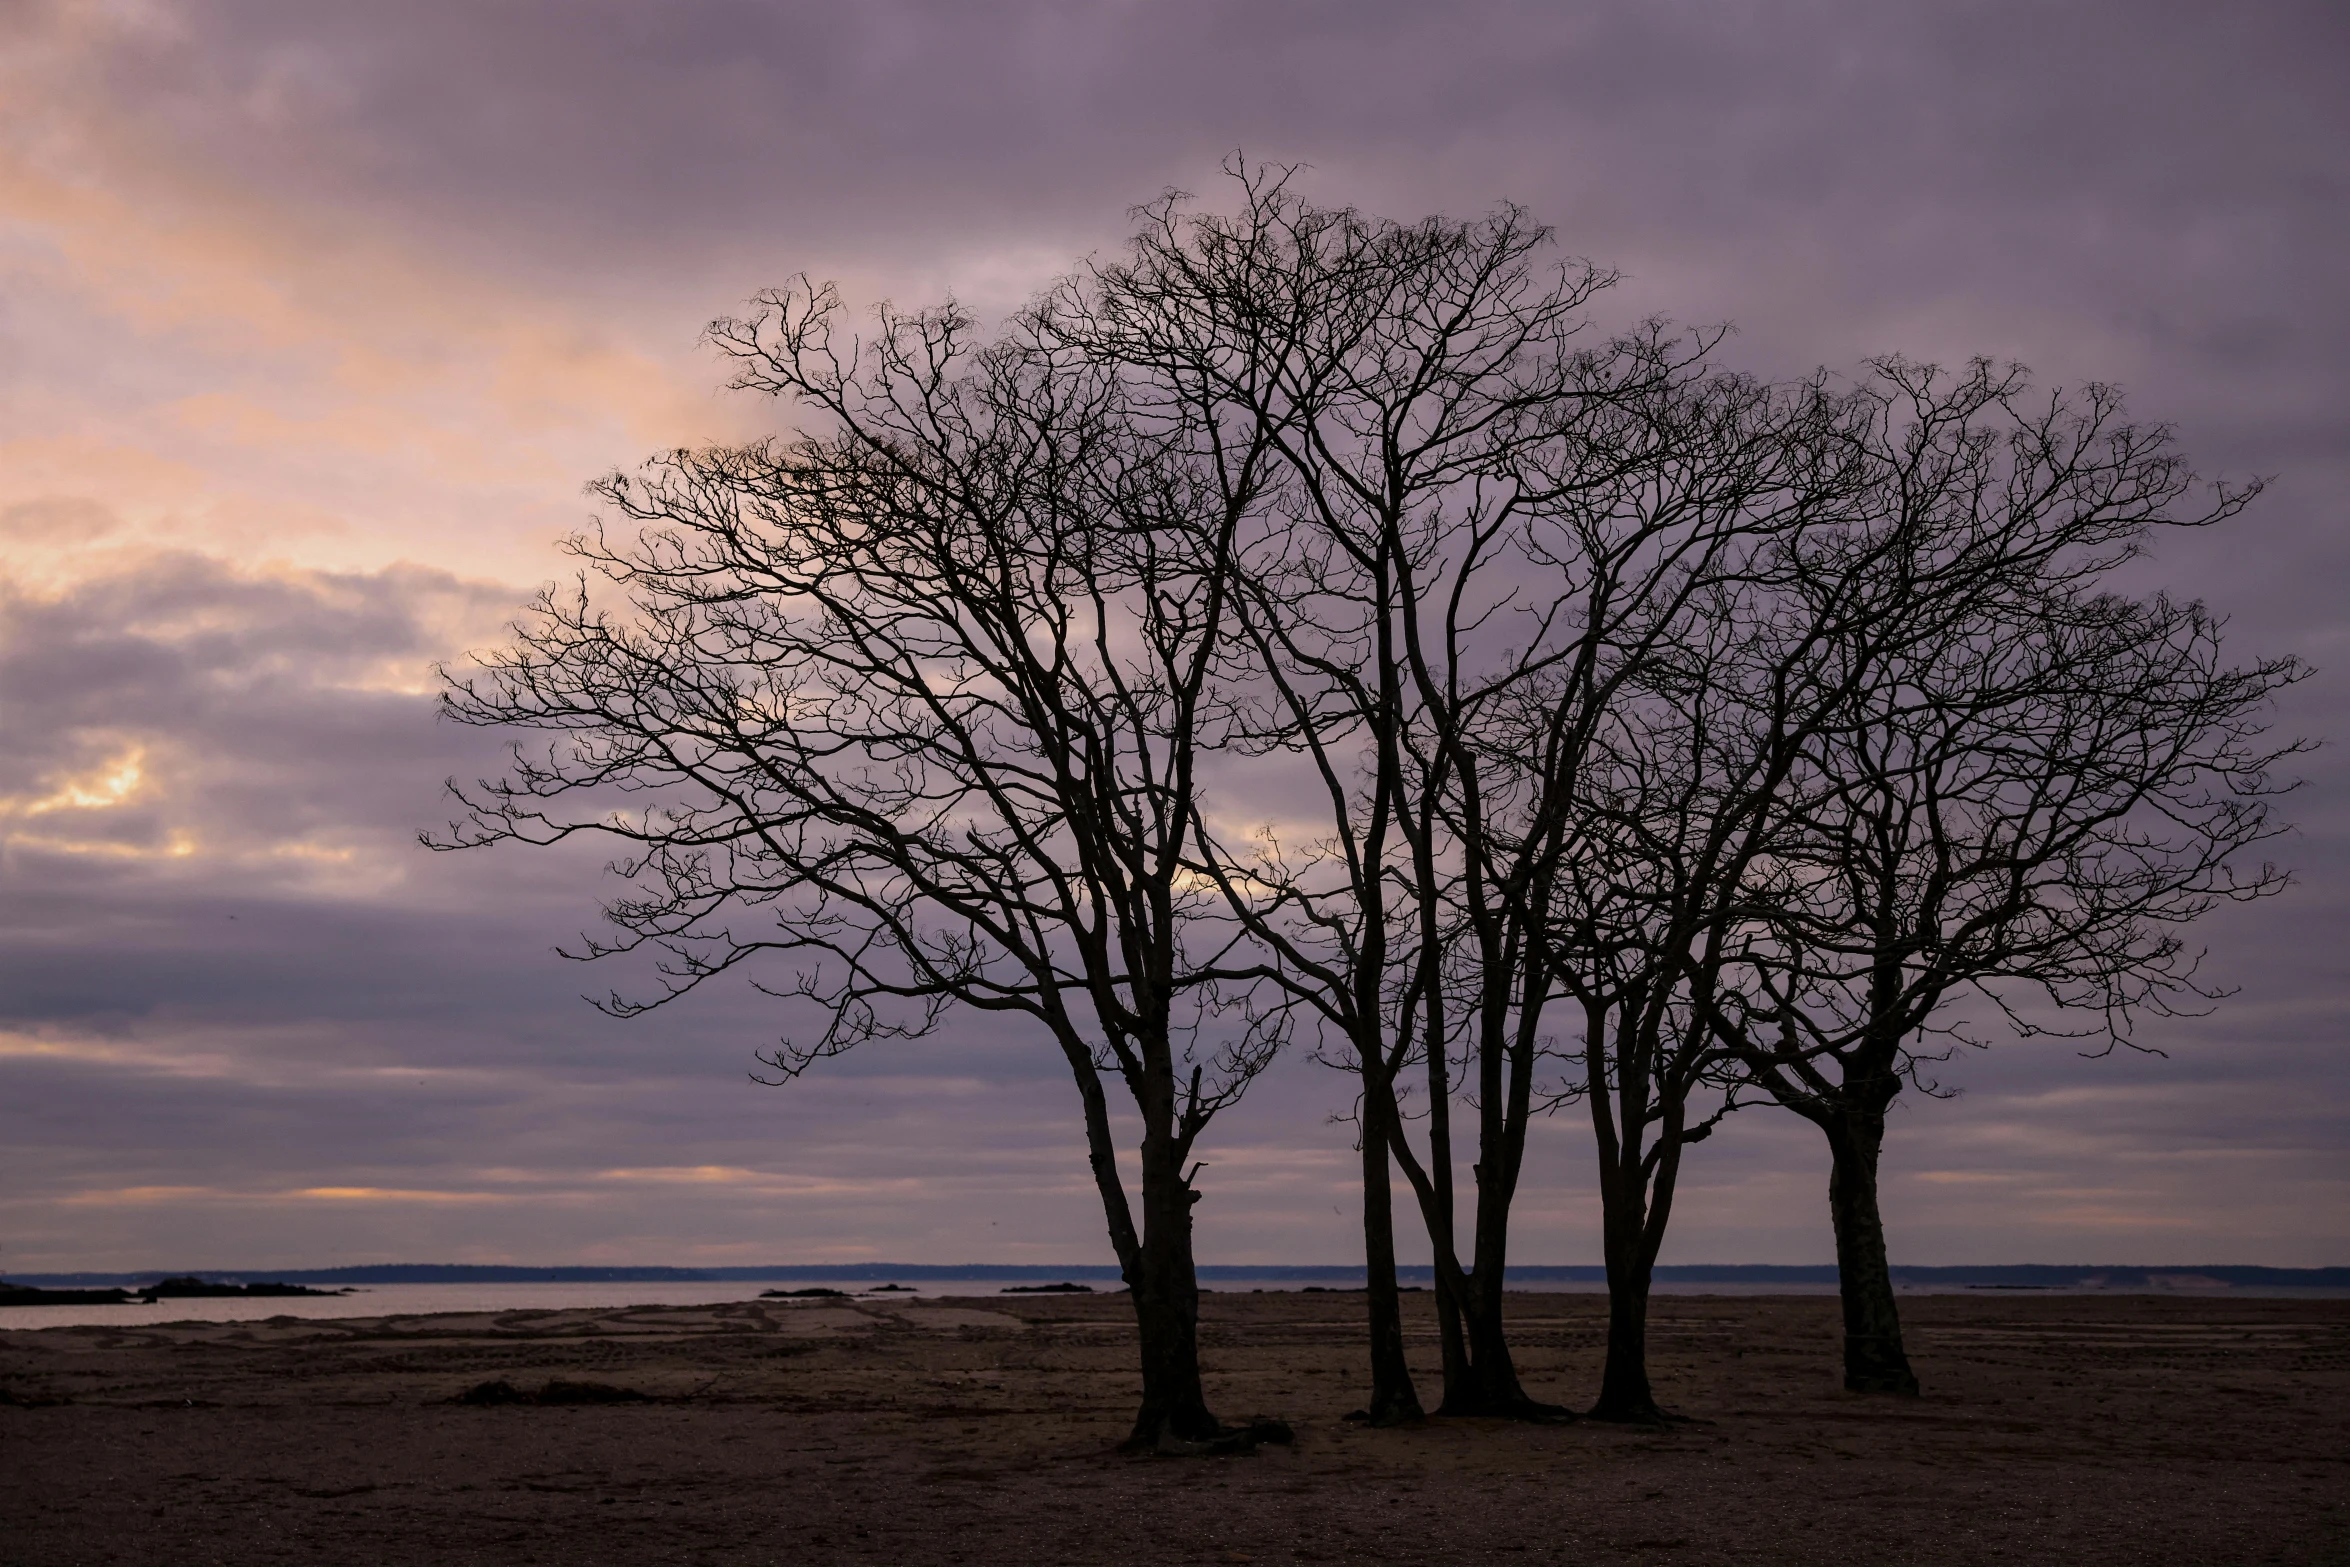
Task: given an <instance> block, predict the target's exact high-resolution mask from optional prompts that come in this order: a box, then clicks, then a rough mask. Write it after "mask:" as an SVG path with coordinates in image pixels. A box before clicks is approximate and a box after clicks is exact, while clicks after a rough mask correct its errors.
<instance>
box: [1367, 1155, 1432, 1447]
mask: <svg viewBox="0 0 2350 1567" xmlns="http://www.w3.org/2000/svg"><path fill="white" fill-rule="evenodd" d="M1375 1120H1376V1118H1375V1117H1372V1116H1369V1115H1366V1116H1364V1117H1363V1118H1362V1133H1363V1264H1364V1268H1365V1271H1366V1273H1367V1274H1368V1279H1367V1283H1368V1285H1369V1288H1368V1289H1367V1290H1365V1292H1364V1294H1365V1297H1366V1299H1367V1302H1368V1304H1369V1308H1370V1319H1371V1320H1370V1326H1371V1402H1370V1405H1369V1407H1368V1408H1367V1409H1366V1411H1365V1413H1367V1414H1368V1415H1369V1416H1370V1420H1371V1424H1373V1425H1375V1426H1391V1425H1400V1424H1402V1423H1403V1422H1405V1421H1408V1420H1418V1419H1421V1418H1422V1411H1421V1409H1420V1394H1419V1390H1418V1389H1417V1388H1415V1387H1414V1386H1413V1385H1412V1370H1411V1367H1410V1366H1409V1365H1407V1364H1406V1363H1405V1361H1404V1356H1403V1296H1402V1293H1401V1292H1400V1291H1399V1290H1398V1289H1397V1287H1396V1282H1395V1194H1394V1191H1393V1190H1392V1188H1390V1186H1389V1185H1388V1169H1387V1138H1386V1137H1385V1135H1384V1134H1383V1133H1382V1132H1381V1131H1380V1130H1379V1129H1378V1128H1377V1127H1376V1125H1375V1124H1374V1123H1375Z"/></svg>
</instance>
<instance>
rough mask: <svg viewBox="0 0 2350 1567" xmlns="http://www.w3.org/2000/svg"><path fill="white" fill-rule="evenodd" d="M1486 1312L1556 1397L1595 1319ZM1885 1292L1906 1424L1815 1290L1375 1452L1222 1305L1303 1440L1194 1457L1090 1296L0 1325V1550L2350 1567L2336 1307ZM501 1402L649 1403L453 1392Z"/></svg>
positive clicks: (1294, 1306) (1334, 1374)
mask: <svg viewBox="0 0 2350 1567" xmlns="http://www.w3.org/2000/svg"><path fill="white" fill-rule="evenodd" d="M1513 1307H1514V1321H1515V1334H1516V1340H1517V1343H1518V1344H1519V1345H1520V1346H1521V1355H1522V1360H1521V1363H1522V1366H1523V1368H1524V1370H1525V1372H1526V1379H1527V1382H1528V1384H1529V1386H1530V1388H1531V1390H1532V1391H1534V1392H1535V1393H1536V1395H1537V1396H1541V1397H1549V1398H1556V1399H1558V1400H1560V1401H1562V1402H1568V1403H1577V1404H1579V1403H1582V1402H1584V1401H1586V1400H1587V1399H1588V1398H1589V1396H1590V1394H1591V1391H1592V1390H1593V1388H1594V1387H1595V1386H1596V1384H1597V1377H1598V1371H1599V1361H1600V1344H1601V1332H1602V1328H1603V1325H1604V1320H1605V1317H1604V1309H1605V1308H1604V1302H1603V1301H1602V1300H1601V1299H1600V1298H1599V1297H1597V1296H1591V1295H1528V1296H1524V1297H1519V1298H1517V1299H1515V1300H1514V1301H1513ZM1411 1309H1412V1310H1414V1311H1416V1312H1417V1313H1419V1317H1418V1318H1417V1319H1415V1325H1416V1327H1417V1329H1418V1331H1419V1338H1418V1343H1419V1345H1420V1348H1421V1350H1422V1351H1427V1350H1430V1349H1432V1347H1433V1345H1432V1337H1433V1335H1432V1323H1431V1322H1430V1321H1428V1320H1426V1318H1427V1316H1428V1311H1429V1307H1428V1301H1427V1298H1426V1297H1425V1296H1422V1297H1417V1298H1415V1299H1414V1300H1413V1301H1412V1302H1411ZM1904 1310H1905V1312H1906V1313H1907V1321H1908V1325H1909V1328H1910V1333H1911V1343H1912V1346H1913V1351H1914V1355H1915V1359H1916V1361H1917V1365H1918V1370H1919V1373H1920V1374H1921V1376H1922V1377H1923V1378H1924V1379H1925V1383H1926V1389H1927V1391H1926V1396H1925V1397H1923V1398H1921V1399H1916V1400H1891V1399H1874V1398H1858V1397H1852V1396H1848V1395H1846V1394H1844V1393H1843V1392H1842V1391H1840V1389H1839V1387H1838V1379H1837V1376H1836V1305H1835V1302H1834V1301H1832V1300H1825V1299H1816V1298H1791V1297H1746V1298H1721V1297H1692V1296H1677V1297H1664V1298H1660V1299H1659V1300H1658V1301H1657V1303H1656V1307H1655V1329H1654V1334H1653V1339H1652V1345H1653V1348H1652V1355H1653V1364H1654V1368H1655V1371H1656V1374H1657V1380H1658V1385H1659V1391H1660V1394H1661V1396H1662V1397H1663V1399H1664V1400H1665V1401H1666V1402H1667V1403H1668V1404H1670V1405H1672V1406H1673V1407H1675V1408H1676V1409H1677V1410H1679V1411H1681V1412H1682V1413H1685V1414H1687V1415H1690V1416H1694V1417H1697V1418H1696V1419H1694V1420H1692V1421H1690V1422H1688V1423H1684V1424H1678V1425H1674V1426H1671V1427H1668V1428H1665V1429H1657V1430H1652V1429H1626V1428H1621V1427H1608V1426H1600V1425H1593V1424H1589V1423H1582V1424H1576V1425H1568V1426H1562V1427H1529V1426H1517V1425H1509V1424H1503V1423H1499V1422H1484V1421H1468V1422H1431V1423H1429V1424H1427V1425H1425V1426H1422V1427H1418V1428H1414V1429H1407V1430H1387V1431H1373V1430H1366V1429H1363V1428H1362V1427H1360V1426H1356V1425H1351V1424H1348V1423H1347V1422H1346V1421H1345V1419H1344V1418H1343V1417H1344V1416H1345V1415H1346V1413H1347V1412H1348V1411H1349V1410H1350V1409H1352V1408H1353V1407H1354V1406H1355V1405H1356V1404H1357V1403H1359V1402H1360V1401H1361V1397H1362V1392H1363V1386H1362V1378H1363V1370H1362V1368H1363V1364H1364V1360H1363V1355H1362V1353H1361V1350H1360V1347H1359V1338H1360V1334H1359V1327H1358V1316H1359V1313H1360V1311H1361V1297H1359V1296H1354V1297H1348V1296H1333V1295H1219V1296H1213V1297H1211V1298H1210V1299H1209V1301H1208V1303H1207V1327H1206V1335H1205V1338H1206V1357H1207V1361H1208V1365H1209V1367H1210V1371H1211V1383H1210V1392H1211V1395H1212V1398H1213V1400H1214V1402H1215V1404H1216V1407H1217V1409H1218V1411H1219V1413H1221V1414H1222V1415H1223V1416H1224V1417H1225V1418H1226V1419H1228V1420H1235V1419H1240V1418H1244V1417H1247V1416H1251V1415H1277V1416H1280V1417H1282V1418H1284V1419H1287V1420H1288V1421H1290V1422H1291V1423H1292V1424H1293V1425H1294V1426H1295V1427H1296V1428H1297V1433H1298V1440H1297V1443H1296V1445H1295V1446H1294V1447H1293V1448H1287V1449H1280V1448H1269V1449H1265V1450H1263V1451H1261V1452H1259V1453H1257V1454H1255V1455H1253V1456H1246V1457H1224V1458H1193V1459H1172V1458H1126V1457H1120V1456H1118V1455H1117V1454H1116V1453H1114V1452H1113V1451H1112V1448H1113V1446H1114V1444H1115V1443H1116V1442H1117V1441H1118V1440H1119V1438H1120V1437H1122V1436H1123V1435H1124V1433H1125V1427H1126V1423H1127V1421H1128V1419H1129V1418H1130V1417H1131V1413H1132V1410H1131V1406H1130V1402H1129V1401H1130V1399H1131V1398H1132V1396H1133V1387H1134V1378H1133V1374H1132V1372H1131V1370H1130V1365H1131V1355H1130V1349H1131V1330H1130V1323H1129V1320H1128V1319H1127V1317H1126V1315H1125V1313H1126V1306H1125V1303H1124V1301H1123V1300H1122V1299H1120V1298H1118V1297H1114V1296H1113V1297H1094V1298H1086V1297H1083V1296H1077V1297H1065V1296H1064V1297H1055V1296H1034V1295H1026V1296H1017V1297H1009V1298H994V1299H988V1300H970V1301H954V1302H935V1301H906V1302H903V1303H900V1302H896V1301H891V1302H887V1303H884V1302H877V1301H862V1302H856V1303H841V1302H813V1301H811V1302H804V1303H802V1302H792V1303H786V1302H773V1301H769V1302H746V1303H744V1304H741V1305H734V1306H718V1307H647V1308H638V1309H632V1310H614V1311H570V1312H513V1313H506V1314H501V1315H481V1316H440V1317H406V1318H389V1319H375V1320H356V1321H338V1322H317V1321H297V1320H292V1319H287V1318H279V1319H277V1320H275V1321H273V1322H269V1323H244V1324H187V1325H182V1326H179V1327H156V1328H141V1329H137V1330H118V1329H103V1328H59V1329H50V1330H46V1331H42V1332H0V1560H4V1561H6V1562H8V1563H27V1564H30V1563H43V1564H55V1567H70V1564H85V1563H87V1564H99V1563H126V1564H128V1563H138V1564H141V1567H148V1564H171V1567H181V1564H188V1567H193V1564H198V1563H215V1562H217V1563H236V1564H239V1567H248V1564H258V1563H274V1562H301V1563H305V1564H308V1563H324V1564H335V1567H340V1564H346V1563H359V1564H371V1563H383V1564H406V1563H433V1564H436V1567H458V1564H467V1563H501V1564H503V1563H518V1562H546V1563H562V1564H567V1567H568V1564H603V1563H612V1564H637V1563H667V1562H680V1563H711V1564H735V1563H754V1562H759V1563H765V1562H773V1563H783V1564H795V1567H796V1564H802V1563H808V1564H818V1563H827V1562H868V1561H869V1562H891V1563H899V1562H905V1563H931V1562H941V1563H945V1562H965V1563H972V1564H975V1567H977V1564H996V1563H1020V1564H1028V1563H1051V1562H1152V1563H1188V1562H1248V1561H1253V1562H1261V1563H1288V1562H1328V1561H1400V1562H1488V1561H1518V1560H1527V1561H1534V1560H1549V1559H1556V1560H1560V1561H1572V1562H1577V1563H1614V1562H1639V1563H1658V1564H1664V1563H1715V1562H1739V1563H1749V1562H1752V1563H1813V1562H1817V1563H1834V1564H1837V1567H1863V1564H1866V1567H1877V1564H1893V1563H1962V1562H1963V1563H1976V1562H2012V1563H2036V1562H2050V1563H2066V1564H2079V1567H2087V1564H2094V1563H2121V1562H2128V1563H2141V1562H2180V1563H2267V1562H2278V1563H2321V1562H2322V1563H2344V1562H2350V1302H2345V1301H2283V1300H2263V1299H2231V1298H2226V1297H2219V1298H2210V1299H2175V1298H2160V1297H2145V1296H2112V1297H2082V1296H2069V1297H2043V1298H2031V1297H2022V1298H2018V1297H2013V1296H1986V1297H1963V1296H1916V1297H1911V1298H1910V1299H1908V1300H1907V1301H1906V1302H1905V1303H1904ZM500 1380H502V1381H504V1382H506V1383H508V1384H509V1385H510V1386H511V1387H512V1388H513V1389H514V1390H516V1391H517V1392H518V1393H519V1394H521V1395H523V1396H524V1397H525V1398H530V1397H531V1396H532V1395H534V1394H535V1393H536V1392H537V1391H538V1390H540V1389H542V1388H543V1387H544V1385H545V1384H546V1383H548V1382H550V1381H557V1382H564V1383H572V1384H578V1383H597V1384H604V1385H606V1386H609V1387H615V1388H622V1389H627V1390H630V1391H633V1392H636V1393H642V1394H646V1395H649V1397H648V1398H647V1399H646V1400H644V1401H641V1402H637V1401H632V1402H621V1403H608V1404H607V1403H595V1402H584V1403H583V1402H559V1403H540V1402H519V1403H518V1402H511V1401H504V1402H494V1403H487V1404H480V1405H469V1404H464V1403H458V1402H451V1400H452V1399H454V1398H455V1397H457V1396H458V1395H461V1394H463V1393H465V1392H466V1391H467V1390H468V1389H471V1388H474V1387H477V1386H478V1385H480V1384H482V1383H484V1382H490V1381H500ZM1434 1391H1435V1390H1434V1387H1433V1374H1432V1372H1431V1373H1430V1376H1429V1382H1428V1385H1425V1386H1424V1387H1423V1395H1424V1396H1427V1397H1430V1398H1433V1394H1434ZM567 1396H568V1397H570V1398H572V1399H578V1398H581V1397H586V1398H591V1399H592V1398H593V1397H595V1396H596V1395H595V1394H594V1393H593V1391H592V1390H591V1391H590V1392H588V1393H586V1394H581V1393H579V1392H577V1391H576V1390H574V1391H573V1392H572V1393H571V1394H569V1395H567Z"/></svg>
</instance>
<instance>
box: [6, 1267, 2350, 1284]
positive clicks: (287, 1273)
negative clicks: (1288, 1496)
mask: <svg viewBox="0 0 2350 1567" xmlns="http://www.w3.org/2000/svg"><path fill="white" fill-rule="evenodd" d="M1396 1272H1397V1274H1398V1275H1400V1276H1401V1277H1402V1278H1404V1279H1406V1280H1410V1281H1413V1282H1422V1281H1428V1280H1431V1279H1433V1278H1434V1276H1435V1269H1434V1268H1432V1267H1429V1266H1427V1265H1425V1264H1421V1265H1416V1266H1414V1265H1406V1266H1402V1267H1399V1268H1397V1269H1396ZM1892 1272H1893V1279H1894V1282H1895V1283H1898V1284H1942V1285H1951V1284H1962V1285H1963V1284H1980V1285H1986V1286H1996V1285H2016V1286H2023V1287H2032V1286H2038V1287H2042V1288H2062V1287H2074V1288H2077V1287H2080V1286H2083V1285H2097V1284H2102V1285H2104V1286H2105V1287H2107V1288H2112V1289H2133V1288H2135V1289H2145V1288H2163V1287H2169V1288H2181V1287H2184V1288H2195V1287H2209V1286H2225V1287H2248V1288H2250V1287H2257V1288H2265V1289H2294V1288H2300V1289H2350V1267H2331V1268H2264V1267H2251V1266H2244V1265H2237V1264H2225V1263H2209V1264H2206V1263H2193V1264H2190V1263H2177V1264H2163V1265H2159V1266H2142V1265H2137V1264H2131V1265H2127V1266H2119V1265H2109V1264H2104V1263H2094V1264H2092V1263H2079V1264H2072V1263H2043V1262H2025V1263H2004V1264H1986V1265H1975V1266H1969V1265H1963V1264H1962V1265H1958V1266H1950V1267H1914V1266H1896V1267H1895V1268H1894V1269H1893V1270H1892ZM190 1275H193V1276H195V1277H197V1278H203V1279H210V1280H216V1281H219V1282H223V1283H249V1282H255V1281H263V1280H266V1281H268V1282H271V1283H279V1284H623V1283H625V1284H652V1283H676V1284H691V1283H709V1284H731V1283H760V1282H766V1281H782V1280H793V1279H799V1280H808V1279H873V1280H896V1279H1014V1280H1017V1279H1070V1280H1078V1279H1115V1278H1117V1277H1118V1276H1119V1275H1118V1270H1117V1268H1116V1267H1115V1266H1112V1265H1109V1264H1106V1263H1060V1264H1042V1263H981V1262H974V1263H954V1264H942V1263H917V1262H847V1263H784V1264H776V1265H772V1266H766V1267H737V1268H669V1267H651V1266H646V1267H619V1266H615V1267H595V1266H578V1267H522V1266H514V1265H507V1264H502V1263H467V1262H385V1263H364V1264H359V1265H355V1266H349V1267H339V1268H156V1269H149V1270H145V1271H141V1272H135V1273H14V1272H10V1273H6V1274H0V1277H4V1278H6V1280H7V1281H8V1282H10V1283H13V1284H23V1285H31V1286H34V1287H37V1288H81V1287H88V1286H104V1285H137V1284H152V1283H155V1282H157V1281H159V1280H162V1279H167V1278H182V1277H187V1276H190ZM1362 1276H1363V1270H1362V1267H1361V1266H1360V1265H1359V1264H1353V1265H1350V1264H1346V1263H1327V1264H1315V1263H1283V1264H1268V1265H1265V1266H1262V1267H1256V1266H1250V1265H1247V1264H1242V1263H1203V1264H1201V1265H1200V1268H1199V1277H1200V1281H1201V1282H1202V1283H1204V1284H1214V1283H1216V1282H1218V1281H1219V1280H1231V1279H1295V1280H1299V1281H1306V1282H1329V1281H1349V1280H1359V1279H1360V1278H1361V1277H1362ZM1509 1276H1510V1279H1511V1280H1512V1281H1513V1282H1523V1283H1527V1284H1540V1283H1552V1284H1596V1283H1600V1282H1603V1281H1604V1280H1605V1279H1606V1278H1607V1270H1606V1269H1605V1268H1604V1267H1601V1266H1598V1265H1596V1264H1588V1265H1586V1264H1575V1265H1561V1266H1551V1265H1545V1264H1529V1265H1512V1266H1511V1268H1510V1270H1509ZM1656 1279H1657V1282H1659V1283H1666V1284H1833V1283H1835V1282H1836V1265H1835V1264H1834V1263H1816V1264H1811V1263H1798V1264H1783V1263H1683V1264H1679V1265H1672V1266H1662V1265H1660V1266H1659V1267H1658V1268H1657V1269H1656Z"/></svg>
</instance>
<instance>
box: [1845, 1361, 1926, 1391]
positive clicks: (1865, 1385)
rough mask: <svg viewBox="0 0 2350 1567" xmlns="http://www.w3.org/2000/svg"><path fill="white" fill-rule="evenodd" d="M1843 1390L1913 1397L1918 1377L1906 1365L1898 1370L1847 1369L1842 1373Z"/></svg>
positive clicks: (1916, 1388)
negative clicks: (1858, 1370)
mask: <svg viewBox="0 0 2350 1567" xmlns="http://www.w3.org/2000/svg"><path fill="white" fill-rule="evenodd" d="M1844 1391H1845V1392H1847V1393H1886V1394H1891V1395H1892V1396H1893V1397H1895V1398H1915V1397H1917V1396H1918V1379H1917V1374H1916V1373H1915V1372H1913V1371H1910V1370H1909V1369H1908V1368H1906V1367H1904V1368H1903V1369H1901V1370H1898V1371H1866V1372H1856V1371H1847V1372H1846V1373H1844Z"/></svg>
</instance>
